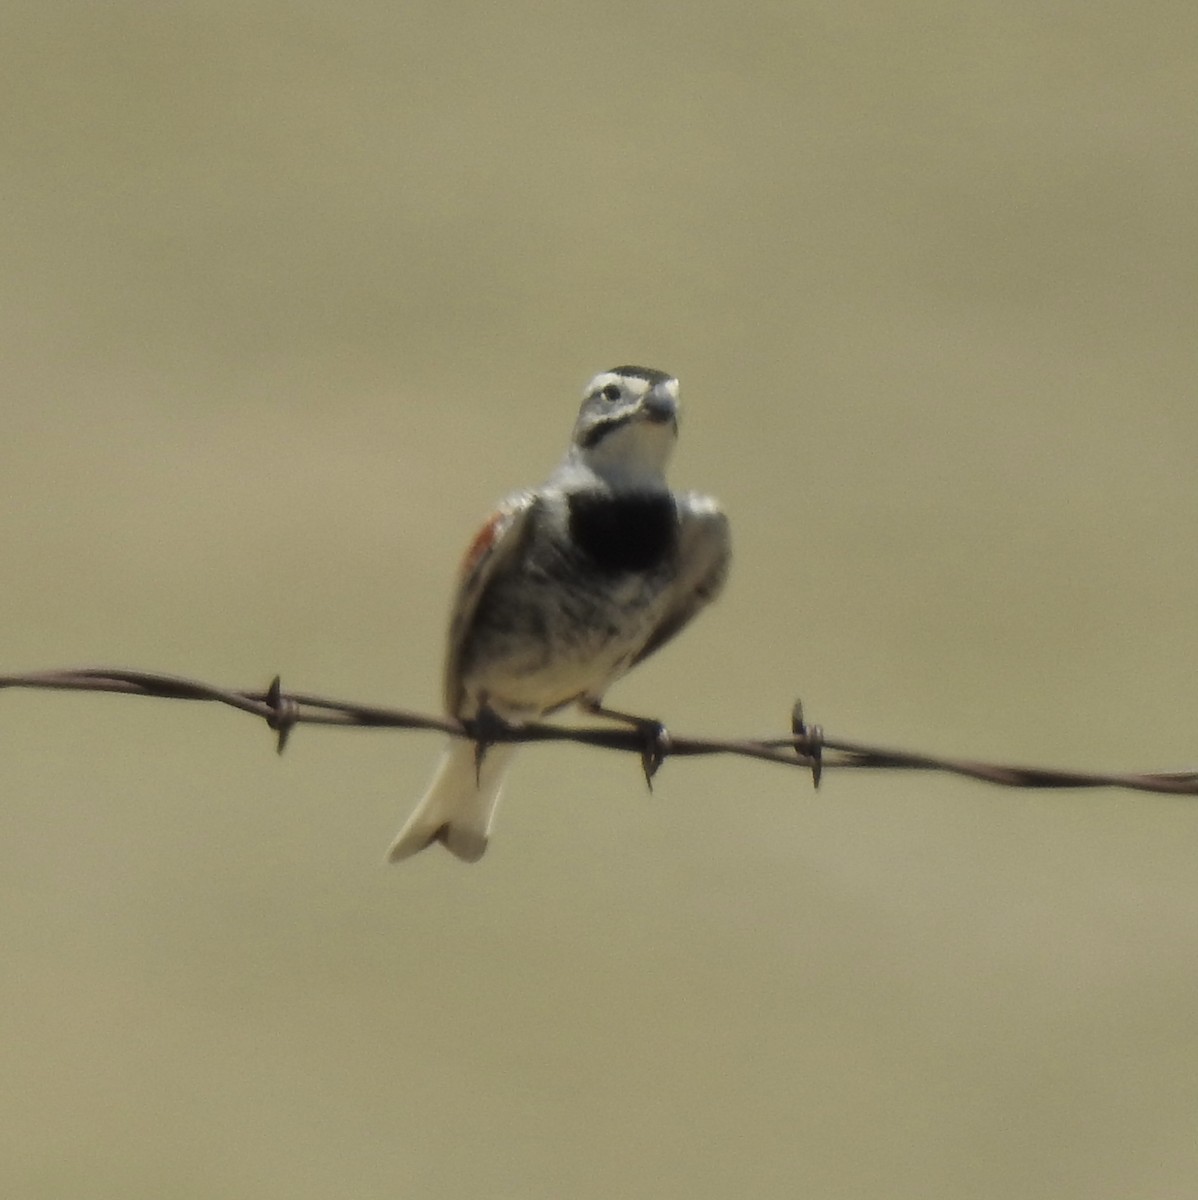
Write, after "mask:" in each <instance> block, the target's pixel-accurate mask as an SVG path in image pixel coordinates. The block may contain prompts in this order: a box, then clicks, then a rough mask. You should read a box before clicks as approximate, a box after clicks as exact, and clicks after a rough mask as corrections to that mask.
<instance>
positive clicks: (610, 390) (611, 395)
mask: <svg viewBox="0 0 1198 1200" xmlns="http://www.w3.org/2000/svg"><path fill="white" fill-rule="evenodd" d="M600 395H601V396H602V397H603V398H604V399H605V400H619V398H620V386H619V384H616V383H609V384H608V385H607V387H605V388H604V389H603V391H602V392H600Z"/></svg>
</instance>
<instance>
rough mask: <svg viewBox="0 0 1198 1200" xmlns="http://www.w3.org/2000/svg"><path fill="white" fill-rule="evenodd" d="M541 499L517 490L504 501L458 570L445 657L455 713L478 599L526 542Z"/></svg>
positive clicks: (448, 703) (449, 702)
mask: <svg viewBox="0 0 1198 1200" xmlns="http://www.w3.org/2000/svg"><path fill="white" fill-rule="evenodd" d="M539 503H540V501H539V500H538V499H537V497H536V495H535V494H534V493H533V492H515V493H513V494H512V495H510V496H508V497H507V498H506V499H505V500H503V501H502V502H501V503H500V505H499V507H498V508H497V509H496V510H495V511H494V512H493V513H492V514H491V515H490V516H489V517H488V518H487V519H486V521H485V522H484V523H483V526H482V528H481V529H480V530H479V531H478V533H477V534H475V536H474V541H472V542H471V543H470V546H469V548H468V549H467V551H466V555H465V557H464V558H463V559H462V566H461V569H460V571H459V572H458V590H457V595H456V596H455V598H454V605H453V614H452V616H451V617H450V622H449V652H448V654H447V655H446V659H445V708H446V711H447V712H450V713H456V712H457V711H458V708H459V706H460V704H461V699H462V696H461V691H462V686H461V685H462V681H461V656H462V647H463V645H464V644H465V640H466V635H467V633H468V632H469V629H470V625H471V623H472V622H473V620H474V614H475V612H477V610H478V603H479V600H480V599H481V598H482V595H483V592H484V591H486V588H487V585H488V584H489V583H490V582H491V580H492V579H493V578H494V576H495V572H496V571H497V570H498V569H499V568H500V566H501V565H502V564H503V563H505V562H508V561H509V560H510V559H511V557H512V556H513V555H514V554H515V553H516V551H517V550H518V549H519V547H520V546H521V545H522V544H523V541H524V538H525V536H526V535H527V533H528V529H529V517H530V516H531V515H532V513H533V511H534V509H535V508H536V507H537V505H538V504H539Z"/></svg>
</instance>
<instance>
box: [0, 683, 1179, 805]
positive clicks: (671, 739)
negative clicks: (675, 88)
mask: <svg viewBox="0 0 1198 1200" xmlns="http://www.w3.org/2000/svg"><path fill="white" fill-rule="evenodd" d="M6 688H25V689H33V690H40V691H66V692H115V693H119V694H121V695H127V696H149V697H154V698H157V699H162V700H193V701H195V700H199V701H205V702H208V703H213V704H221V705H224V706H225V707H227V708H235V709H238V710H239V711H241V712H246V713H250V714H251V715H252V716H256V717H259V718H262V719H263V720H265V721H266V723H267V725H269V726H270V728H271V729H273V730H274V731H275V733H276V734H277V735H278V738H277V742H276V748H277V750H278V751H279V753H282V751H283V749H284V747H285V746H286V744H287V739H288V737H289V736H290V734H291V731H292V729H294V728H295V726H296V725H301V724H307V725H338V726H349V727H352V728H356V729H424V730H436V731H438V732H440V733H443V734H448V735H449V736H450V737H459V738H469V739H470V740H472V741H474V742H475V743H478V744H479V745H481V746H482V747H483V749H484V751H485V746H486V745H489V744H494V743H495V742H500V741H502V742H522V743H523V742H574V743H577V744H578V745H583V746H594V747H597V748H599V749H604V750H618V751H623V752H626V753H630V754H636V755H637V756H638V757H640V758H641V761H642V765H643V766H644V767H645V773H646V776H647V777H649V778H651V777H652V774H653V773H654V772H655V771H656V769H657V767H659V766H660V765H661V762H662V761H664V760H665V759H666V758H667V757H684V758H690V757H696V756H699V755H709V754H733V755H737V756H739V757H741V758H755V759H759V760H761V761H763V762H774V763H780V764H782V765H784V766H791V767H801V768H802V769H804V770H809V771H810V772H811V777H812V781H813V783H814V784H815V786H816V787H818V786H819V783H820V780H821V778H822V776H823V772H824V771H825V770H871V771H939V772H943V773H945V774H949V775H956V776H959V777H962V778H965V779H975V780H978V781H979V782H981V783H989V784H993V785H995V786H998V787H1007V788H1040V789H1043V788H1054V789H1060V788H1074V789H1077V788H1087V789H1096V788H1120V789H1123V790H1125V791H1134V792H1155V793H1158V794H1163V795H1174V796H1198V772H1195V771H1175V772H1137V773H1131V774H1108V773H1103V772H1095V771H1068V770H1059V769H1055V768H1050V767H1025V766H1012V765H1008V764H999V763H986V762H975V761H972V760H969V759H959V758H941V757H938V756H936V755H932V754H918V753H912V752H910V751H907V750H893V749H889V748H886V747H882V746H871V745H868V744H866V743H863V742H855V741H849V740H847V739H845V738H834V737H829V736H828V735H827V734H826V733H825V732H824V730H823V728H822V727H821V726H819V725H808V724H807V723H806V719H805V718H804V715H803V706H802V704H801V703H797V702H796V704H795V705H794V707H793V709H792V710H791V716H790V727H791V731H790V735H789V736H788V737H781V738H777V737H775V738H740V739H735V738H710V737H707V738H704V737H675V736H672V735H670V734H668V733H667V732H666V731H665V726H664V725H661V724H660V723H658V722H652V726H653V727H654V728H655V729H657V730H659V731H660V732H659V734H658V735H657V736H656V737H655V738H654V739H653V744H652V750H651V753H650V754H649V761H648V762H646V753H647V742H646V736H645V729H644V727H643V726H644V725H645V724H649V722H647V721H645V720H644V719H643V718H640V719H639V720H640V722H641V727H639V728H638V727H633V728H619V727H616V728H612V727H610V726H608V727H599V726H566V725H550V724H545V723H542V722H534V723H532V724H528V725H508V724H507V723H506V722H502V721H500V722H498V723H495V722H487V723H486V724H485V725H484V726H480V725H479V723H478V721H468V722H462V721H458V720H455V719H454V718H453V717H436V716H429V715H428V714H426V713H417V712H410V711H408V710H405V709H398V708H380V707H377V706H375V705H370V704H360V703H356V702H353V701H346V700H333V699H330V698H329V697H326V696H314V695H309V694H306V693H303V692H284V691H283V685H282V682H281V680H280V678H279V677H278V676H275V678H274V679H273V680H271V684H270V686H269V687H268V688H267V689H266V691H265V692H261V691H231V690H229V689H227V688H219V687H214V686H212V685H211V684H207V683H201V682H199V681H197V680H194V679H183V678H180V677H179V676H177V675H163V674H158V673H154V672H149V671H130V670H126V669H124V668H102V667H76V668H73V669H68V670H62V671H30V672H26V673H23V674H14V675H0V691H2V690H4V689H6ZM479 761H480V762H481V756H480V759H479Z"/></svg>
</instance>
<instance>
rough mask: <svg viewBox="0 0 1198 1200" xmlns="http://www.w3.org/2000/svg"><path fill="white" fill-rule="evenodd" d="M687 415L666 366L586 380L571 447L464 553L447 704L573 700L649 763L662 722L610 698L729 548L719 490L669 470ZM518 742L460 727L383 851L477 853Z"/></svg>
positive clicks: (720, 575)
mask: <svg viewBox="0 0 1198 1200" xmlns="http://www.w3.org/2000/svg"><path fill="white" fill-rule="evenodd" d="M678 415H679V405H678V380H677V379H676V378H675V377H674V376H673V375H670V374H667V373H666V372H665V371H659V370H655V369H652V368H649V367H636V366H622V367H614V368H612V369H611V370H609V371H602V372H600V373H599V374H598V375H596V376H595V377H594V378H593V379H592V380H591V381H590V383H589V384H588V385H587V387H586V388H585V390H584V393H583V401H582V407H581V409H580V410H579V413H578V418H577V420H576V421H575V424H574V429H573V434H572V437H571V439H570V445H569V448H568V450H567V451H566V455H565V457H564V458H563V459H562V461H561V462H560V463H559V464H558V466H557V467H556V468H555V469H554V470H553V472H552V473H551V474H550V475H549V477H548V478H547V479H546V480H545V482H544V483H542V484H540V485H539V486H538V487H535V488H529V489H525V490H522V491H518V492H515V493H513V494H512V495H510V496H508V497H507V498H506V499H505V500H503V501H501V502H500V504H499V505H498V507H497V508H496V509H495V510H494V512H493V513H492V514H491V515H490V516H489V517H488V518H487V519H486V520H485V521H484V522H483V524H482V526H481V528H480V529H479V530H478V533H477V534H476V535H475V537H474V539H473V540H472V541H471V543H470V545H469V548H468V550H467V551H466V555H465V558H464V561H463V563H462V566H461V570H460V573H459V577H458V582H457V591H456V595H455V597H454V602H453V608H452V613H451V617H450V621H449V632H448V641H447V650H446V656H445V668H444V680H443V684H444V706H445V711H446V713H447V714H448V715H449V716H451V717H454V718H457V719H458V720H460V721H463V722H471V721H474V722H476V723H477V724H476V728H478V727H480V726H485V725H486V723H487V722H488V721H490V722H497V723H498V724H499V725H501V726H502V725H508V726H512V725H516V726H518V725H520V724H521V723H524V722H527V721H530V720H537V719H539V718H541V717H544V716H546V715H547V714H550V713H553V712H556V711H558V710H559V709H562V708H565V707H566V706H568V705H570V704H575V705H577V706H579V708H580V709H582V710H583V711H584V712H586V713H588V714H591V715H594V716H598V717H607V718H611V719H613V720H616V721H621V722H624V723H627V724H631V725H633V726H634V727H636V728H637V729H639V730H640V731H641V732H642V733H643V734H644V735H645V736H646V738H647V739H649V742H648V743H647V747H646V753H645V762H646V775H647V776H648V775H650V774H651V770H650V760H651V759H652V758H653V757H654V755H655V754H658V753H659V751H660V748H661V746H660V741H659V743H658V748H657V749H656V750H655V749H654V748H653V746H652V744H651V743H652V742H653V739H654V737H657V738H658V739H660V738H661V737H662V736H663V735H664V734H665V729H664V726H661V725H660V724H658V723H657V722H655V721H652V720H647V719H645V718H641V717H637V716H633V715H631V714H628V713H623V712H619V711H616V710H613V709H609V708H607V707H606V706H605V705H604V703H603V699H604V695H605V693H606V692H607V690H608V688H609V687H610V686H611V685H612V684H613V683H615V682H616V680H618V679H619V678H620V677H621V676H623V675H624V674H625V673H626V672H628V671H629V670H631V669H632V668H633V667H634V666H636V665H637V664H639V663H641V662H643V661H644V660H645V659H646V658H648V657H649V656H650V655H651V654H653V653H655V652H656V651H657V650H659V649H660V648H661V647H662V646H664V645H665V644H666V642H668V641H670V639H671V638H673V637H674V636H675V635H676V634H677V633H678V632H679V631H680V630H682V629H683V628H684V627H685V626H686V625H687V624H689V622H690V621H691V619H692V618H693V617H694V616H695V615H696V614H697V613H698V612H700V610H702V609H703V608H705V607H706V606H707V605H708V604H710V603H711V602H712V601H713V600H714V599H715V598H716V596H717V595H718V594H719V593H720V591H721V589H722V588H723V586H724V582H725V579H726V577H727V574H728V566H729V560H730V557H731V540H730V535H729V525H728V519H727V517H726V515H725V514H724V511H723V509H722V508H721V506H720V505H719V503H718V502H717V501H716V500H714V499H712V498H711V497H709V496H705V495H700V494H698V493H696V492H673V491H671V490H670V488H669V485H668V484H667V483H666V478H665V468H666V464H667V461H668V459H669V457H670V454H671V451H672V450H673V448H674V444H675V442H676V441H677V437H678ZM515 750H516V746H515V744H514V743H512V742H510V741H503V740H501V739H497V740H495V741H493V742H492V743H491V744H489V745H488V744H485V743H484V742H483V741H482V740H480V741H479V742H478V743H477V744H475V743H472V742H470V741H469V740H466V739H462V738H450V739H449V745H448V746H447V748H446V749H445V752H444V754H443V755H442V758H441V761H440V764H439V766H438V767H437V769H436V772H435V774H434V776H433V779H432V782H431V783H430V785H429V787H428V790H427V791H426V792H425V793H424V796H423V797H422V798H421V800H420V801H419V803H418V804H417V805H416V808H415V810H414V811H413V813H412V815H411V816H410V817H409V818H408V820H407V822H406V824H405V825H404V826H403V828H402V829H401V830H400V832H399V835H398V836H397V837H396V839H395V841H394V842H393V843H392V845H391V848H390V850H389V852H388V855H387V857H388V859H389V860H390V861H391V862H400V861H402V860H403V859H406V858H409V857H411V856H412V855H414V854H416V853H418V852H419V851H421V850H423V849H425V847H427V846H431V845H434V844H438V843H439V844H440V845H442V846H444V847H445V848H446V849H447V850H449V851H450V852H451V853H452V854H453V855H455V856H456V857H457V858H459V859H461V860H462V861H463V862H476V861H478V859H480V858H481V857H482V856H483V853H484V852H485V850H486V848H487V843H488V840H489V838H490V833H491V824H492V820H493V817H494V813H495V808H496V805H497V804H498V801H499V795H500V789H501V787H502V785H503V781H504V776H505V774H506V773H507V770H508V767H509V766H510V765H511V760H512V756H513V754H514V753H515ZM657 762H660V757H658V758H657ZM652 765H654V766H655V765H656V763H654V764H652Z"/></svg>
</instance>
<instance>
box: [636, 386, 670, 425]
mask: <svg viewBox="0 0 1198 1200" xmlns="http://www.w3.org/2000/svg"><path fill="white" fill-rule="evenodd" d="M641 410H642V411H643V412H644V414H645V416H646V417H647V418H648V419H649V420H650V421H652V422H653V423H654V424H655V425H665V424H670V425H673V426H675V427H677V425H678V380H677V379H663V380H662V381H661V383H655V384H654V385H653V387H652V388H650V390H649V391H648V392H647V393H646V395H645V398H644V399H643V400H642V401H641Z"/></svg>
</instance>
